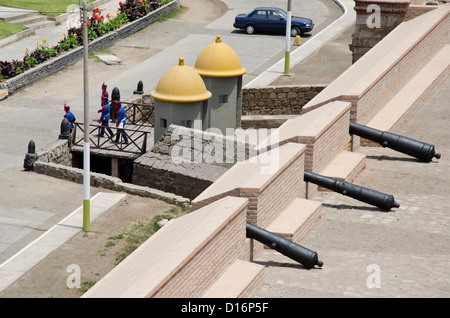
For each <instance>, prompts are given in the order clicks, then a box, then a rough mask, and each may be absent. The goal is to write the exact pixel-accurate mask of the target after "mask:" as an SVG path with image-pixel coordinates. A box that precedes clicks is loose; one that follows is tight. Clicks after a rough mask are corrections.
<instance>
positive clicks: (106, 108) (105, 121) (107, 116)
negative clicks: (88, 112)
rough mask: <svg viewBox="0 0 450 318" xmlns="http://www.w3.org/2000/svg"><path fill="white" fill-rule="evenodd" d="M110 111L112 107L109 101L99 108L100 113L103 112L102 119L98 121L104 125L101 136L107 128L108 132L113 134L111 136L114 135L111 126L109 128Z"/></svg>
mask: <svg viewBox="0 0 450 318" xmlns="http://www.w3.org/2000/svg"><path fill="white" fill-rule="evenodd" d="M110 112H111V109H110V107H109V104H108V103H106V104H105V105H103V107H102V109H99V110H98V113H101V115H100V119H99V120H98V122H99V123H101V125H102V127H101V128H100V137H104V136H105V128H106V130H108V133H109V135H110V136H111V138H113V137H114V133H113V132H112V130H111V128H109V120H110Z"/></svg>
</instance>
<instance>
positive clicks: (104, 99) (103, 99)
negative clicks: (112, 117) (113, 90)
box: [100, 82, 109, 107]
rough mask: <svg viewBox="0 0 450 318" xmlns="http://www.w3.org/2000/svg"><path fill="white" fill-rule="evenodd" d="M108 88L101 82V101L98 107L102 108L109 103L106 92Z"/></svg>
mask: <svg viewBox="0 0 450 318" xmlns="http://www.w3.org/2000/svg"><path fill="white" fill-rule="evenodd" d="M107 88H108V86H107V85H106V84H105V82H103V84H102V97H101V98H102V101H101V104H100V106H101V107H103V106H105V105H106V104H108V103H109V95H108V91H107V90H106V89H107Z"/></svg>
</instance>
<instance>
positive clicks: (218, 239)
mask: <svg viewBox="0 0 450 318" xmlns="http://www.w3.org/2000/svg"><path fill="white" fill-rule="evenodd" d="M246 205H247V200H245V199H242V198H231V197H229V198H225V199H223V200H219V201H217V202H215V203H213V204H211V205H208V206H207V207H205V208H203V209H200V210H198V211H196V213H190V214H187V215H185V216H183V217H181V218H178V219H176V220H172V221H170V222H169V223H168V224H166V225H165V226H164V227H163V228H161V229H160V230H159V231H158V232H157V233H156V234H154V235H153V236H152V237H150V239H148V240H147V241H146V242H145V243H144V244H143V245H141V246H140V247H139V248H138V249H137V250H136V251H135V252H134V253H132V254H131V255H130V256H128V257H127V258H126V259H125V260H124V261H122V262H121V263H120V264H119V265H118V266H116V267H115V268H114V269H113V270H112V271H111V272H110V273H108V274H107V276H105V278H104V279H102V280H100V281H99V282H97V283H96V284H95V285H94V286H93V287H92V288H91V289H90V290H89V291H88V292H87V293H85V294H84V295H83V298H90V297H154V298H158V297H166V298H167V297H186V298H187V297H192V298H198V297H201V296H202V295H203V293H204V292H205V291H206V290H207V289H208V288H209V287H210V286H211V285H212V284H213V283H214V282H215V281H216V280H217V279H218V277H219V276H220V275H221V274H222V273H223V272H224V271H225V270H226V269H227V268H228V267H229V266H230V265H231V264H232V263H233V262H234V261H235V260H237V259H244V260H248V259H249V249H248V243H247V239H246V229H245V222H246V218H245V214H246Z"/></svg>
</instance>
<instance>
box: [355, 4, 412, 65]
mask: <svg viewBox="0 0 450 318" xmlns="http://www.w3.org/2000/svg"><path fill="white" fill-rule="evenodd" d="M370 6H375V8H378V10H379V11H376V9H373V8H372V7H370ZM408 7H409V0H376V1H374V0H355V7H354V9H355V11H356V22H355V33H354V34H353V35H352V44H351V45H350V50H351V51H352V52H353V63H355V62H356V61H357V60H359V59H360V58H361V57H362V56H363V55H364V54H366V53H367V52H368V51H369V50H370V49H371V48H373V47H374V46H375V45H376V44H377V43H378V42H380V41H381V40H382V39H383V38H384V37H385V36H386V35H387V34H389V33H390V32H391V31H392V30H393V29H395V28H396V27H397V26H398V25H399V24H400V23H402V22H403V21H404V20H405V16H406V12H407V11H408ZM377 19H378V20H377Z"/></svg>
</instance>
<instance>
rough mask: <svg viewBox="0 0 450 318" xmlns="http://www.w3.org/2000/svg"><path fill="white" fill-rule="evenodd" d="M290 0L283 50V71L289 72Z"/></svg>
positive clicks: (289, 2)
mask: <svg viewBox="0 0 450 318" xmlns="http://www.w3.org/2000/svg"><path fill="white" fill-rule="evenodd" d="M290 39H291V0H288V6H287V21H286V50H285V52H284V73H285V74H289V59H290V50H291V41H290Z"/></svg>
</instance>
